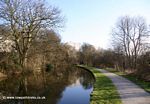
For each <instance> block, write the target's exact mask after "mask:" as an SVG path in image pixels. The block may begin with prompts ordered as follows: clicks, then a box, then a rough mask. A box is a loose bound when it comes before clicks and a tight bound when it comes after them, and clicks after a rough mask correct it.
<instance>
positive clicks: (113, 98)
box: [82, 66, 122, 104]
mask: <svg viewBox="0 0 150 104" xmlns="http://www.w3.org/2000/svg"><path fill="white" fill-rule="evenodd" d="M82 68H86V69H88V70H90V71H91V72H92V73H93V74H94V76H95V79H96V82H95V84H94V89H93V92H92V93H91V99H90V104H122V103H121V100H120V96H119V94H118V92H117V89H116V87H115V86H114V85H113V83H112V81H111V80H110V79H109V78H107V77H106V76H105V75H104V74H102V73H100V72H99V71H97V70H95V68H92V67H85V66H82Z"/></svg>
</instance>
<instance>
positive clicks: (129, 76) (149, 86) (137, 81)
mask: <svg viewBox="0 0 150 104" xmlns="http://www.w3.org/2000/svg"><path fill="white" fill-rule="evenodd" d="M106 70H108V71H110V72H113V73H115V74H117V75H120V76H122V77H125V78H127V79H128V80H130V81H132V82H134V83H135V84H137V85H139V86H140V87H141V88H143V89H144V90H145V91H147V92H149V93H150V82H146V81H144V80H142V79H138V78H137V76H135V75H133V74H126V73H123V72H118V71H116V70H115V69H112V68H106Z"/></svg>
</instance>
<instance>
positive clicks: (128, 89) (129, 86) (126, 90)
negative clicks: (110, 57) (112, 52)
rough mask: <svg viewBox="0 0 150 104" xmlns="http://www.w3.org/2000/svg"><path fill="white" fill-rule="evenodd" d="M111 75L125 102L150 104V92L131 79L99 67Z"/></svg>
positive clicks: (128, 103)
mask: <svg viewBox="0 0 150 104" xmlns="http://www.w3.org/2000/svg"><path fill="white" fill-rule="evenodd" d="M97 70H99V71H101V72H102V73H104V74H105V75H106V76H107V77H109V78H110V79H111V80H112V82H113V83H114V85H115V86H116V87H117V90H118V92H119V94H120V97H121V99H122V103H123V104H150V94H149V93H147V92H145V91H144V90H143V89H142V88H140V87H139V86H137V85H136V84H134V83H132V82H131V81H129V80H127V79H126V78H123V77H121V76H118V75H116V74H114V73H111V72H108V71H106V70H102V69H97Z"/></svg>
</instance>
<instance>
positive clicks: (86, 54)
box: [79, 43, 96, 65]
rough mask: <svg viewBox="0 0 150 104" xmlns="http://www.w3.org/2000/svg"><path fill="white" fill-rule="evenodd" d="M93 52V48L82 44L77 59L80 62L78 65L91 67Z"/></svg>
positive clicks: (94, 50)
mask: <svg viewBox="0 0 150 104" xmlns="http://www.w3.org/2000/svg"><path fill="white" fill-rule="evenodd" d="M95 52H96V49H95V48H94V46H92V45H90V44H88V43H84V44H83V45H82V46H81V47H80V49H79V54H80V55H79V57H80V58H79V59H80V61H81V62H80V63H82V64H86V65H93V61H94V54H95Z"/></svg>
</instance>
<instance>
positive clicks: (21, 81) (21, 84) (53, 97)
mask: <svg viewBox="0 0 150 104" xmlns="http://www.w3.org/2000/svg"><path fill="white" fill-rule="evenodd" d="M77 80H79V82H80V84H82V86H83V88H84V89H89V88H91V87H92V84H93V82H94V79H93V76H92V75H91V74H90V73H89V72H88V71H85V70H82V69H78V68H75V67H73V68H70V69H66V70H63V71H58V70H55V71H51V72H50V73H47V74H46V75H44V77H43V74H38V75H31V76H27V77H22V78H10V79H7V80H3V81H1V82H0V92H1V93H2V94H3V95H5V96H45V97H46V99H45V100H5V102H4V100H3V101H2V100H1V101H0V103H1V102H3V103H2V104H8V103H9V104H56V103H57V102H58V100H59V99H60V98H61V97H62V92H63V91H64V89H65V88H66V87H67V86H69V85H71V84H74V83H76V81H77Z"/></svg>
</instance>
